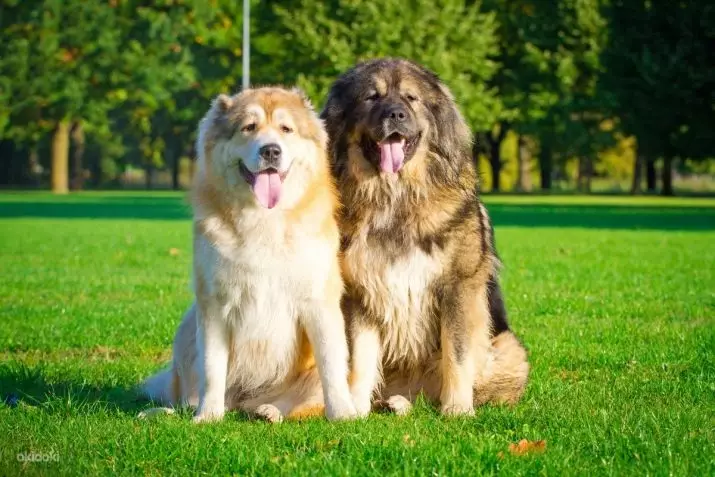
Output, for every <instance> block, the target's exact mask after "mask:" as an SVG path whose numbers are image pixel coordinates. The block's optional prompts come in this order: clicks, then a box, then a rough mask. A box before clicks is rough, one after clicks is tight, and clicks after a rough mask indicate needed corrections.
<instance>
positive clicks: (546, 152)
mask: <svg viewBox="0 0 715 477" xmlns="http://www.w3.org/2000/svg"><path fill="white" fill-rule="evenodd" d="M552 170H553V158H552V157H551V149H550V148H549V147H548V146H545V145H543V144H542V145H541V150H540V151H539V171H540V172H541V189H542V190H551V173H552Z"/></svg>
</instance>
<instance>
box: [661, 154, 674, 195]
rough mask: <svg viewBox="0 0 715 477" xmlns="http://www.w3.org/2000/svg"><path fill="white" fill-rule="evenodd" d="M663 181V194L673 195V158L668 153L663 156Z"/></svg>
mask: <svg viewBox="0 0 715 477" xmlns="http://www.w3.org/2000/svg"><path fill="white" fill-rule="evenodd" d="M661 175H662V178H661V180H662V181H663V190H662V191H661V194H662V195H668V196H670V195H673V158H672V157H671V156H670V155H669V154H666V155H665V156H663V170H662V171H661Z"/></svg>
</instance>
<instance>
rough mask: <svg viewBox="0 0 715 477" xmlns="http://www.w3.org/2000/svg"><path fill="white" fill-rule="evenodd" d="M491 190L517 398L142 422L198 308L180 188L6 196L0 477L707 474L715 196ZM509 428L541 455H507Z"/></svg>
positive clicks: (714, 322)
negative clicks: (298, 417) (525, 359)
mask: <svg viewBox="0 0 715 477" xmlns="http://www.w3.org/2000/svg"><path fill="white" fill-rule="evenodd" d="M486 202H487V204H488V206H489V209H490V211H491V214H492V217H493V220H494V223H495V227H496V236H497V245H498V247H499V251H500V254H501V256H502V259H503V260H504V262H505V264H506V267H505V270H504V273H503V284H504V288H505V294H506V298H507V305H508V308H509V312H510V315H511V322H512V324H513V327H514V329H515V330H516V332H517V334H518V335H519V336H520V337H521V338H522V339H523V341H524V342H525V344H526V346H527V347H528V349H529V352H530V360H531V363H532V373H531V380H530V383H529V387H528V390H527V392H526V395H525V397H524V399H523V401H522V402H521V403H520V404H518V405H517V406H516V407H514V408H506V407H485V408H481V409H479V411H478V413H477V416H476V417H474V418H468V419H452V420H448V419H444V418H442V417H440V416H439V414H438V413H437V412H436V411H435V410H434V409H432V408H430V407H429V406H427V405H424V404H422V405H419V406H417V408H416V410H415V412H414V413H413V414H412V415H410V416H408V417H406V418H399V417H395V416H391V415H372V416H371V417H370V418H369V419H368V420H366V421H359V422H348V423H328V422H327V421H324V420H310V421H305V422H287V423H283V424H280V425H271V424H267V423H263V422H259V421H254V420H250V419H249V418H248V417H246V416H245V415H243V414H238V413H231V414H229V415H228V417H227V418H226V419H225V420H224V422H222V423H220V424H217V425H207V426H200V427H197V426H194V425H192V424H191V423H190V422H189V415H188V414H187V413H184V414H181V415H177V416H164V417H160V418H157V419H154V420H151V421H141V420H138V419H136V414H137V413H138V412H139V411H140V410H142V409H144V408H146V407H148V404H147V403H145V402H143V401H138V400H136V396H135V394H134V392H133V386H135V384H136V383H138V382H139V381H140V380H141V379H142V378H144V377H145V376H147V375H148V374H150V373H151V372H153V371H154V370H156V369H157V368H159V367H161V366H162V365H163V364H164V363H165V362H166V361H167V360H168V358H169V356H170V346H171V340H172V338H173V334H174V331H175V329H176V327H177V325H178V323H179V320H180V318H181V313H182V312H183V310H184V309H185V308H186V306H187V305H188V304H189V302H190V301H191V295H190V289H189V272H190V263H191V248H190V222H189V219H188V217H189V212H188V208H187V206H186V204H185V202H184V200H183V197H182V196H181V195H177V194H173V193H163V194H136V193H85V194H80V195H73V196H69V197H64V198H56V197H52V196H50V195H47V194H35V193H17V194H11V193H5V194H0V273H1V275H0V394H1V397H2V398H3V399H5V398H6V397H7V396H9V395H11V394H14V395H16V396H17V397H18V398H19V403H18V404H17V406H10V405H6V404H0V475H16V474H20V473H23V474H25V473H26V474H38V475H39V474H44V475H58V474H62V475H94V474H110V473H111V474H115V473H118V474H132V475H135V474H150V475H156V474H160V473H165V474H171V475H178V474H186V475H197V474H211V475H213V474H217V475H227V474H236V475H243V474H271V473H277V474H287V475H295V474H320V475H347V474H351V475H380V476H382V475H386V474H400V475H416V474H418V475H429V474H434V475H437V474H439V475H456V474H462V475H470V476H476V475H481V474H501V473H504V474H507V475H522V474H528V475H533V474H546V475H561V474H567V475H590V474H599V475H601V474H606V475H623V474H635V475H697V476H700V475H714V474H715V444H714V442H715V200H712V199H670V200H666V199H660V198H642V199H629V198H617V197H598V198H587V197H578V196H576V197H501V196H500V197H494V196H493V197H487V198H486ZM172 249H175V250H172ZM521 439H529V440H542V439H543V440H545V441H546V449H545V452H543V453H541V454H532V455H524V456H512V455H511V454H510V453H509V450H508V447H509V444H510V443H514V442H518V441H519V440H521ZM29 453H36V454H40V455H45V456H49V457H52V459H51V461H50V462H22V461H21V460H18V454H21V455H26V454H29Z"/></svg>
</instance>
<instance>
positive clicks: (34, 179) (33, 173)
mask: <svg viewBox="0 0 715 477" xmlns="http://www.w3.org/2000/svg"><path fill="white" fill-rule="evenodd" d="M41 170H42V169H41V166H40V153H39V152H37V144H33V145H32V146H30V151H29V152H28V153H27V177H28V178H29V180H30V184H32V185H33V186H38V185H40V184H41V182H42V177H41V175H40V171H41Z"/></svg>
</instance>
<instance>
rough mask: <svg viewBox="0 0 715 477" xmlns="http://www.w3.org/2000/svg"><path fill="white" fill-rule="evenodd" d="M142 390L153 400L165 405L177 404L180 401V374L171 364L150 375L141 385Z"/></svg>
mask: <svg viewBox="0 0 715 477" xmlns="http://www.w3.org/2000/svg"><path fill="white" fill-rule="evenodd" d="M141 389H142V392H143V394H144V395H145V396H147V397H148V398H149V399H151V400H152V401H156V402H159V403H161V404H163V405H165V406H175V405H176V404H178V401H179V375H178V373H177V372H176V368H175V367H174V366H171V367H169V368H167V369H164V370H162V371H159V372H158V373H157V374H155V375H153V376H151V377H149V378H148V379H147V380H146V381H144V383H143V384H142V386H141Z"/></svg>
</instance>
